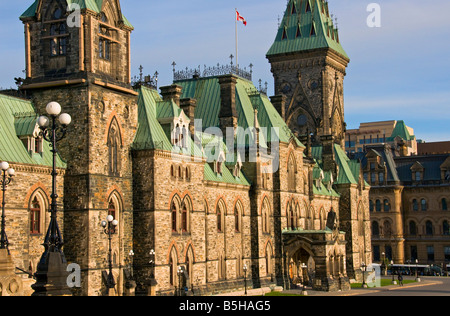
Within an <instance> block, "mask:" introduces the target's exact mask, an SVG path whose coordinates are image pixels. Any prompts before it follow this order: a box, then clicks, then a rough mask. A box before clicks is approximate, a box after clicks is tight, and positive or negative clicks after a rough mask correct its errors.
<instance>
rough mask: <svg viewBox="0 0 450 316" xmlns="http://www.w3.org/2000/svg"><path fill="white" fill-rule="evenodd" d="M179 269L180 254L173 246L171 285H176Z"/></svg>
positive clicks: (170, 266) (170, 264)
mask: <svg viewBox="0 0 450 316" xmlns="http://www.w3.org/2000/svg"><path fill="white" fill-rule="evenodd" d="M177 269H178V254H177V251H176V249H175V247H173V248H172V251H171V252H170V258H169V271H170V273H169V282H170V285H172V286H174V285H176V282H175V281H176V280H177Z"/></svg>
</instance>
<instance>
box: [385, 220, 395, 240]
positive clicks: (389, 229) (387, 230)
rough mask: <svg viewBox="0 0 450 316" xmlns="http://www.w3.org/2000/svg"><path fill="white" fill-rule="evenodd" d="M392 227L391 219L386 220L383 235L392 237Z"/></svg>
mask: <svg viewBox="0 0 450 316" xmlns="http://www.w3.org/2000/svg"><path fill="white" fill-rule="evenodd" d="M392 233H393V231H392V227H391V223H390V222H389V221H384V223H383V235H384V236H387V237H390V236H392Z"/></svg>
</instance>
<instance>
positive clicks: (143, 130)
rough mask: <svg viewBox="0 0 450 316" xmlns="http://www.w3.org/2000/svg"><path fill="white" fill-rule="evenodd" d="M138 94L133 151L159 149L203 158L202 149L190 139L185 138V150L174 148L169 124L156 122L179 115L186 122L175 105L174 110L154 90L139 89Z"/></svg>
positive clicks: (172, 106) (170, 103)
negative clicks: (136, 127)
mask: <svg viewBox="0 0 450 316" xmlns="http://www.w3.org/2000/svg"><path fill="white" fill-rule="evenodd" d="M138 92H139V97H138V124H139V126H138V130H137V132H136V136H135V138H134V141H133V145H132V147H133V149H136V150H144V149H160V150H165V151H170V152H173V153H179V154H184V155H191V156H196V157H203V153H202V149H201V148H200V147H199V146H197V144H195V142H194V141H193V140H192V139H191V138H190V137H188V138H187V142H188V143H187V148H185V149H181V148H179V149H177V148H175V147H174V146H173V145H172V142H171V132H172V131H171V130H170V124H169V123H167V124H161V123H160V122H159V121H158V119H161V118H170V117H172V118H173V117H179V116H180V115H182V116H183V117H184V118H185V119H186V120H188V118H187V117H186V116H185V114H184V112H183V111H182V110H181V109H180V108H178V107H177V106H176V105H175V107H177V109H176V108H175V107H174V103H173V102H172V101H170V102H169V101H163V100H162V99H161V96H160V95H159V94H158V92H157V91H156V90H154V89H150V88H146V87H141V88H140V89H139V90H138Z"/></svg>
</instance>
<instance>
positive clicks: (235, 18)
mask: <svg viewBox="0 0 450 316" xmlns="http://www.w3.org/2000/svg"><path fill="white" fill-rule="evenodd" d="M237 12H238V11H237V8H236V9H235V14H234V24H235V26H236V69H237V68H238V25H237V20H238V16H237Z"/></svg>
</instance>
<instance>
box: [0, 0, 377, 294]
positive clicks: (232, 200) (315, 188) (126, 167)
mask: <svg viewBox="0 0 450 316" xmlns="http://www.w3.org/2000/svg"><path fill="white" fill-rule="evenodd" d="M79 3H80V6H81V24H80V27H68V26H67V25H66V21H67V17H68V16H69V14H70V12H68V11H67V4H68V1H65V0H64V1H57V0H36V1H35V2H34V4H33V5H32V6H31V7H30V8H29V9H28V10H27V11H26V12H25V13H24V14H23V15H22V16H21V20H22V21H23V23H24V26H25V42H26V61H27V70H26V74H27V78H26V79H25V81H24V83H23V85H22V87H21V89H22V90H23V91H26V92H27V95H29V96H31V97H30V99H29V100H21V99H17V98H10V97H0V104H1V106H2V107H4V108H5V109H6V111H2V113H6V114H2V116H3V121H4V124H6V125H5V127H6V128H10V129H12V128H14V130H15V131H16V132H15V133H12V134H11V135H9V136H8V138H7V139H5V140H3V141H4V142H5V144H2V146H7V145H8V146H9V145H11V144H13V148H14V152H13V153H11V155H9V156H8V155H6V154H4V152H3V151H2V152H1V153H2V154H1V156H0V159H3V160H8V161H9V162H10V164H11V165H13V166H15V167H16V169H17V171H18V177H17V179H16V181H15V183H17V186H16V187H14V186H11V191H10V192H9V196H8V200H9V199H11V200H13V201H14V202H12V203H9V204H8V214H11V210H12V209H17V210H20V212H19V211H17V212H15V213H14V216H11V215H8V230H9V231H11V233H10V236H11V237H10V239H11V241H12V246H11V249H12V253H13V255H14V259H15V264H16V265H17V266H18V267H21V268H22V269H24V270H28V269H31V270H32V271H33V272H34V270H35V264H36V262H37V261H38V260H39V254H40V247H39V244H38V241H39V238H40V237H42V234H43V233H44V231H43V230H44V227H45V226H46V225H47V224H48V218H47V216H46V213H45V210H46V209H47V207H48V201H49V200H50V199H49V192H48V189H49V188H50V187H51V184H50V181H51V178H50V175H49V170H50V169H51V168H50V166H51V164H50V163H49V162H48V161H47V160H45V159H43V157H46V155H48V150H49V148H48V147H49V145H48V143H46V142H42V145H40V146H41V147H42V150H41V153H39V152H35V150H34V149H30V148H31V147H29V146H28V147H26V146H24V142H20V139H19V138H21V137H28V138H27V139H30V140H34V139H35V138H34V137H35V136H36V135H33V132H26V133H25V132H23V133H21V132H19V131H18V125H19V124H18V123H17V122H18V119H19V118H20V117H21V116H20V115H19V114H20V113H17V109H15V103H18V104H19V103H23V104H24V106H26V107H27V108H28V112H30V115H29V116H30V117H33V119H30V120H26V126H27V127H28V129H27V130H30V131H33V130H34V129H35V127H36V124H35V118H36V117H37V116H38V115H39V114H44V113H45V106H46V104H47V103H48V102H50V101H56V102H59V103H60V104H61V105H62V107H63V109H64V111H66V112H67V113H69V114H70V115H71V116H72V118H73V123H72V124H71V126H70V127H69V130H68V135H69V137H68V138H67V139H65V140H64V141H63V142H62V143H61V146H60V154H61V161H60V166H59V167H60V168H61V169H60V173H59V176H60V178H61V181H60V182H59V187H58V189H59V195H60V197H59V201H60V203H61V209H62V210H63V211H62V212H60V213H59V218H60V222H61V229H62V232H63V235H64V239H65V247H64V253H65V255H66V258H67V260H68V261H69V262H73V263H77V264H79V265H80V266H81V270H82V285H81V288H79V289H76V291H75V294H80V295H101V294H103V293H104V292H105V290H106V289H105V280H104V278H103V277H102V275H103V274H102V273H103V271H105V270H106V268H107V264H106V258H107V249H108V247H107V238H106V236H104V235H103V232H102V229H101V224H100V223H101V221H102V220H104V219H105V218H106V216H107V215H108V214H111V215H114V217H115V218H116V219H117V220H118V221H119V227H118V230H117V233H116V234H115V235H114V237H113V240H112V244H113V259H114V260H113V262H114V274H115V280H116V283H117V286H116V292H117V293H118V294H124V293H126V292H127V287H128V285H129V284H130V282H129V281H130V280H131V279H133V280H135V281H136V284H137V289H136V290H137V293H147V291H148V289H149V287H151V285H152V284H153V285H154V284H155V283H157V286H156V289H157V291H158V293H160V294H161V295H172V294H174V291H175V289H176V288H178V287H179V286H180V282H179V281H180V276H179V275H178V274H177V271H178V267H182V276H181V284H182V285H183V286H184V285H186V286H187V287H188V288H189V289H191V290H193V291H194V293H195V294H210V293H217V292H222V291H230V290H233V289H238V288H243V287H244V270H245V269H244V267H247V268H248V273H247V277H248V279H249V280H250V284H251V285H252V286H253V287H261V286H265V285H269V284H277V285H281V286H284V287H289V286H291V285H292V284H294V283H297V282H298V281H299V280H305V279H308V280H310V281H311V284H312V285H313V287H314V288H315V289H319V290H325V291H336V290H339V289H348V288H349V279H353V278H355V279H360V277H361V275H360V272H361V270H360V268H361V264H362V263H363V262H365V263H370V262H371V247H370V245H371V240H370V236H371V234H370V224H369V223H370V219H369V200H368V192H369V186H368V184H367V183H366V182H365V181H364V179H363V176H362V172H361V167H360V164H359V163H358V162H357V161H351V160H349V159H348V158H347V157H346V156H345V153H344V149H343V141H344V140H345V123H344V105H343V88H342V83H343V77H344V75H345V68H346V66H347V64H348V62H349V59H348V57H347V56H346V54H345V52H344V51H343V49H342V47H341V46H340V43H339V38H338V33H337V30H335V29H334V27H333V25H332V22H331V20H330V14H329V11H328V4H327V3H326V2H325V1H323V0H308V1H297V0H291V1H289V2H288V7H287V10H286V15H285V17H284V19H283V22H282V24H281V26H280V31H279V33H278V35H277V38H276V40H275V43H274V47H275V48H271V50H270V51H269V53H268V55H267V57H268V59H269V61H270V62H271V64H272V69H273V72H274V76H275V90H276V93H277V96H274V97H272V98H270V99H269V98H268V97H267V96H266V95H265V94H264V93H261V92H259V91H258V90H257V89H256V88H255V86H254V85H253V83H252V82H251V80H249V78H245V76H241V73H239V72H238V71H237V69H236V68H231V69H230V71H229V72H228V73H226V74H223V73H222V74H220V75H219V74H213V75H201V74H195V76H193V77H192V76H191V77H187V76H186V77H184V78H183V77H182V76H181V77H177V80H176V81H175V82H174V83H173V84H172V85H171V86H167V87H162V88H161V89H160V90H161V93H158V91H157V90H156V89H155V88H154V87H151V86H149V85H147V84H145V83H143V82H140V83H138V84H137V85H135V86H134V87H131V75H130V33H131V32H132V30H133V27H132V26H131V24H130V23H129V22H128V21H127V20H126V18H125V17H124V16H123V15H122V13H121V8H120V3H119V1H118V0H103V1H89V2H88V1H86V2H85V1H79ZM292 21H298V23H294V24H293V26H292V25H291V24H292ZM289 23H291V24H289ZM299 33H301V36H300V35H299ZM285 41H298V42H299V43H300V42H302V41H305V42H308V43H321V44H320V45H319V46H314V45H316V44H308V45H313V46H308V45H306V46H303V44H301V43H300V44H301V45H299V46H297V47H296V49H295V50H294V51H286V50H285V49H284V48H283V47H284V44H285ZM288 46H289V45H288ZM289 47H291V46H289ZM237 73H238V74H237ZM287 87H288V88H287ZM22 116H23V115H22ZM304 122H306V124H303V123H304ZM8 124H9V125H8ZM198 124H201V127H199V125H198ZM305 125H306V126H308V128H304V126H305ZM218 134H221V136H223V137H224V138H221V137H215V136H217V135H218ZM225 135H227V136H228V138H225ZM24 139H25V138H24ZM230 140H231V141H233V142H232V144H231V145H230ZM33 148H34V147H33ZM62 178H63V179H64V180H63V181H62ZM38 193H39V194H38ZM62 193H63V194H62ZM37 194H38V195H37ZM35 197H36V200H35ZM37 217H39V221H40V223H41V226H39V227H40V229H39V230H36V231H34V230H33V227H35V226H33V225H31V223H36V218H37ZM19 232H20V233H19ZM131 250H133V252H134V257H133V258H132V259H133V260H131V258H130V257H129V253H130V251H131ZM151 250H154V251H155V255H154V257H153V255H152V254H151V253H150V252H151ZM150 261H152V264H150ZM305 264H306V265H307V269H303V268H302V267H304V265H305ZM131 267H132V269H131ZM131 271H132V272H133V273H131ZM155 281H156V282H155Z"/></svg>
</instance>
